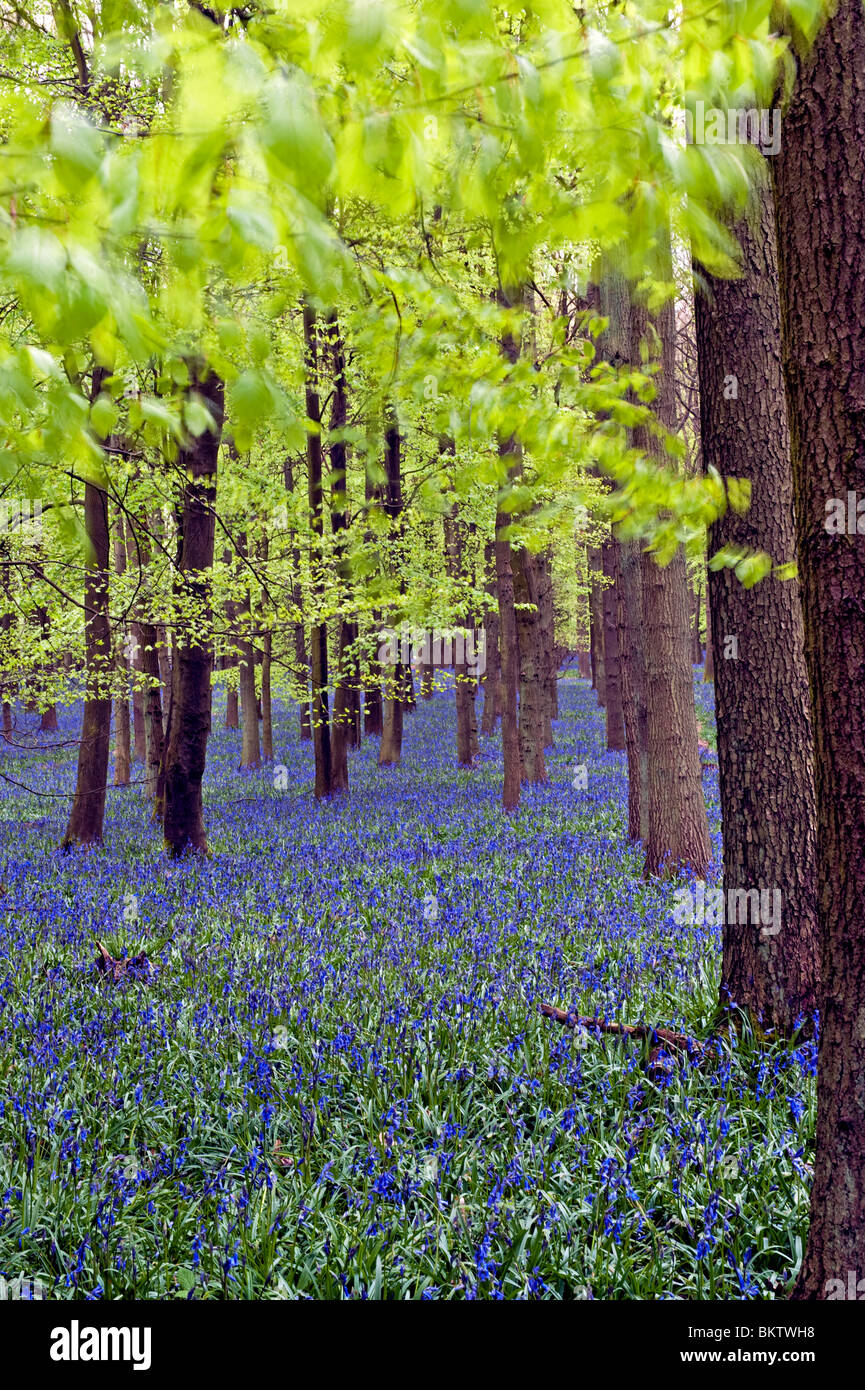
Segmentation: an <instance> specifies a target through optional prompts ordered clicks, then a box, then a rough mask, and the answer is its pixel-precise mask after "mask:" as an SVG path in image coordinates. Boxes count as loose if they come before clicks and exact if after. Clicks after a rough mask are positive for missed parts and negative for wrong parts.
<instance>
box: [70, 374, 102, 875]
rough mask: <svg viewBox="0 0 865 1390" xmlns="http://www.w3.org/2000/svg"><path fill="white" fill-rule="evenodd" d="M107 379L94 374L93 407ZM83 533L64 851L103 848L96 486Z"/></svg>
mask: <svg viewBox="0 0 865 1390" xmlns="http://www.w3.org/2000/svg"><path fill="white" fill-rule="evenodd" d="M107 375H108V373H107V372H106V371H105V370H104V368H102V367H95V368H94V370H93V387H92V399H93V400H94V401H95V400H96V399H97V397H98V396H99V393H100V391H101V389H102V383H103V381H104V380H105V378H106V376H107ZM84 529H85V532H86V535H87V543H88V552H87V554H86V556H85V560H84V566H85V569H84V613H85V617H84V642H85V652H86V660H87V687H86V691H85V696H84V721H83V725H82V729H81V742H80V744H79V746H78V772H77V777H76V782H75V798H74V800H73V802H72V809H71V811H70V815H69V823H68V825H67V827H66V834H65V835H64V837H63V847H64V848H69V847H70V846H72V845H98V844H101V843H102V826H103V821H104V816H105V787H106V780H107V777H108V749H109V744H110V742H111V693H110V689H109V682H110V679H111V666H112V660H111V618H110V614H109V607H108V602H109V600H108V567H109V563H110V539H109V522H108V494H107V493H106V492H104V491H103V489H102V488H100V487H97V486H96V484H95V483H91V482H88V483H85V484H84Z"/></svg>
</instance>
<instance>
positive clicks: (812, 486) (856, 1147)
mask: <svg viewBox="0 0 865 1390" xmlns="http://www.w3.org/2000/svg"><path fill="white" fill-rule="evenodd" d="M794 51H795V45H794ZM797 67H798V71H797V73H796V79H795V86H794V88H793V95H792V99H791V101H790V105H789V109H788V110H787V113H786V116H785V118H784V139H783V141H782V145H781V151H780V154H778V155H777V156H776V157H775V159H774V160H773V161H772V165H773V173H774V178H775V193H776V198H775V209H776V221H777V231H778V255H779V268H780V277H779V280H780V287H781V339H782V354H783V367H784V376H785V379H786V384H787V398H788V406H789V419H790V445H791V449H790V452H791V459H792V467H793V498H794V503H795V512H796V539H797V549H798V558H799V576H800V586H801V594H802V609H803V617H804V625H805V655H806V658H807V664H808V676H809V682H810V689H811V705H812V721H813V729H814V738H815V768H816V782H817V902H818V918H819V923H820V935H821V947H822V950H821V979H820V989H819V1009H820V1044H819V1058H818V1066H817V1153H816V1159H815V1164H814V1182H813V1186H812V1188H811V1228H810V1231H809V1233H808V1244H807V1248H806V1251H805V1259H804V1262H803V1265H802V1269H801V1271H800V1274H799V1279H798V1283H797V1285H796V1290H795V1295H794V1296H795V1297H797V1298H801V1299H825V1298H829V1297H833V1296H834V1297H836V1298H837V1297H838V1290H839V1288H840V1289H842V1290H844V1289H845V1287H846V1285H847V1281H848V1277H849V1272H850V1271H852V1272H853V1275H854V1278H855V1279H856V1280H859V1279H861V1278H863V1277H865V1067H863V1066H862V1044H863V1037H865V1029H863V1020H865V541H863V534H862V533H863V532H865V519H863V517H862V513H861V512H859V511H858V507H859V505H860V503H861V498H862V497H863V495H865V198H863V195H862V190H863V188H865V10H863V7H862V3H861V0H840V3H839V4H838V5H837V7H836V8H835V9H834V11H832V13H831V16H830V18H828V19H827V21H826V23H825V24H824V27H823V28H822V30H821V31H820V33H819V34H818V36H817V38H816V40H815V42H814V45H813V47H812V48H811V50H810V52H809V53H808V54H807V55H806V56H804V57H801V58H798V59H797ZM850 494H853V496H852V498H851V496H850ZM833 499H834V500H833ZM851 504H852V505H851ZM863 511H865V509H863ZM851 523H852V526H851ZM836 525H837V526H839V527H840V528H841V529H840V531H837V530H836V529H835V527H836ZM860 528H861V529H860ZM716 631H717V629H716ZM720 665H721V662H720V660H719V661H718V670H717V672H716V680H717V679H719V678H720ZM782 737H784V735H783V734H782ZM841 1296H842V1297H843V1296H844V1293H843V1292H842V1293H841Z"/></svg>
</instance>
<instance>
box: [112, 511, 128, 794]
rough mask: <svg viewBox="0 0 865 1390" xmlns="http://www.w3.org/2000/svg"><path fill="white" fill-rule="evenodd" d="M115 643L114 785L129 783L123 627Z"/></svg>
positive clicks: (119, 555)
mask: <svg viewBox="0 0 865 1390" xmlns="http://www.w3.org/2000/svg"><path fill="white" fill-rule="evenodd" d="M113 550H114V573H115V574H116V575H117V577H118V578H120V577H121V576H122V575H123V574H125V573H126V540H125V537H124V534H123V514H122V513H121V514H120V515H119V516H116V517H115V520H114V536H113ZM118 637H119V639H120V640H119V641H117V642H116V644H115V657H114V664H115V666H116V668H117V672H118V675H119V677H120V687H121V693H120V694H119V695H118V696H116V697H115V700H114V785H115V787H128V786H129V765H130V762H131V759H132V749H131V745H130V724H129V663H128V661H127V659H126V653H125V646H126V642H125V638H124V632H123V628H122V627H121V630H120V632H119V633H118Z"/></svg>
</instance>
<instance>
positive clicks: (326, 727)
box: [303, 299, 333, 801]
mask: <svg viewBox="0 0 865 1390" xmlns="http://www.w3.org/2000/svg"><path fill="white" fill-rule="evenodd" d="M317 335H318V328H317V323H316V314H315V310H314V309H313V307H312V305H311V304H310V302H309V300H307V299H305V300H304V302H303V340H304V345H305V351H306V416H307V419H308V420H310V421H311V422H312V424H313V426H314V428H313V429H312V430H310V431H309V432H308V434H307V436H306V457H307V464H308V467H309V518H310V527H311V531H312V545H311V550H310V572H311V575H312V580H311V584H310V592H311V601H312V607H313V613H312V621H311V623H310V629H309V652H310V657H309V669H310V676H311V679H312V705H311V719H312V747H313V754H314V757H315V795H316V798H317V799H318V800H319V801H321V800H323V799H324V798H325V797H329V796H330V795H331V793H332V791H333V766H332V762H331V747H330V714H329V711H328V695H327V623H326V622H325V620H324V619H323V618H322V616H321V613H320V611H319V610H320V608H321V604H322V601H323V597H324V578H323V575H322V566H323V564H324V553H323V552H324V492H323V488H322V451H321V403H320V400H319V394H318V343H317Z"/></svg>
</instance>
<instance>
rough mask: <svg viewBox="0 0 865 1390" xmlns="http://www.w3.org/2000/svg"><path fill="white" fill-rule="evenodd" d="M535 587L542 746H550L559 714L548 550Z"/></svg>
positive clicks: (539, 560) (540, 560)
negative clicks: (542, 722)
mask: <svg viewBox="0 0 865 1390" xmlns="http://www.w3.org/2000/svg"><path fill="white" fill-rule="evenodd" d="M538 586H539V592H538V615H539V624H540V627H539V639H540V646H541V660H542V662H543V688H544V748H552V747H553V742H554V740H553V720H554V719H558V717H559V682H558V661H557V647H556V614H555V605H554V602H553V566H552V555H551V553H550V551H549V550H546V551H544V552H543V553H542V554H541V555H539V556H538Z"/></svg>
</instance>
